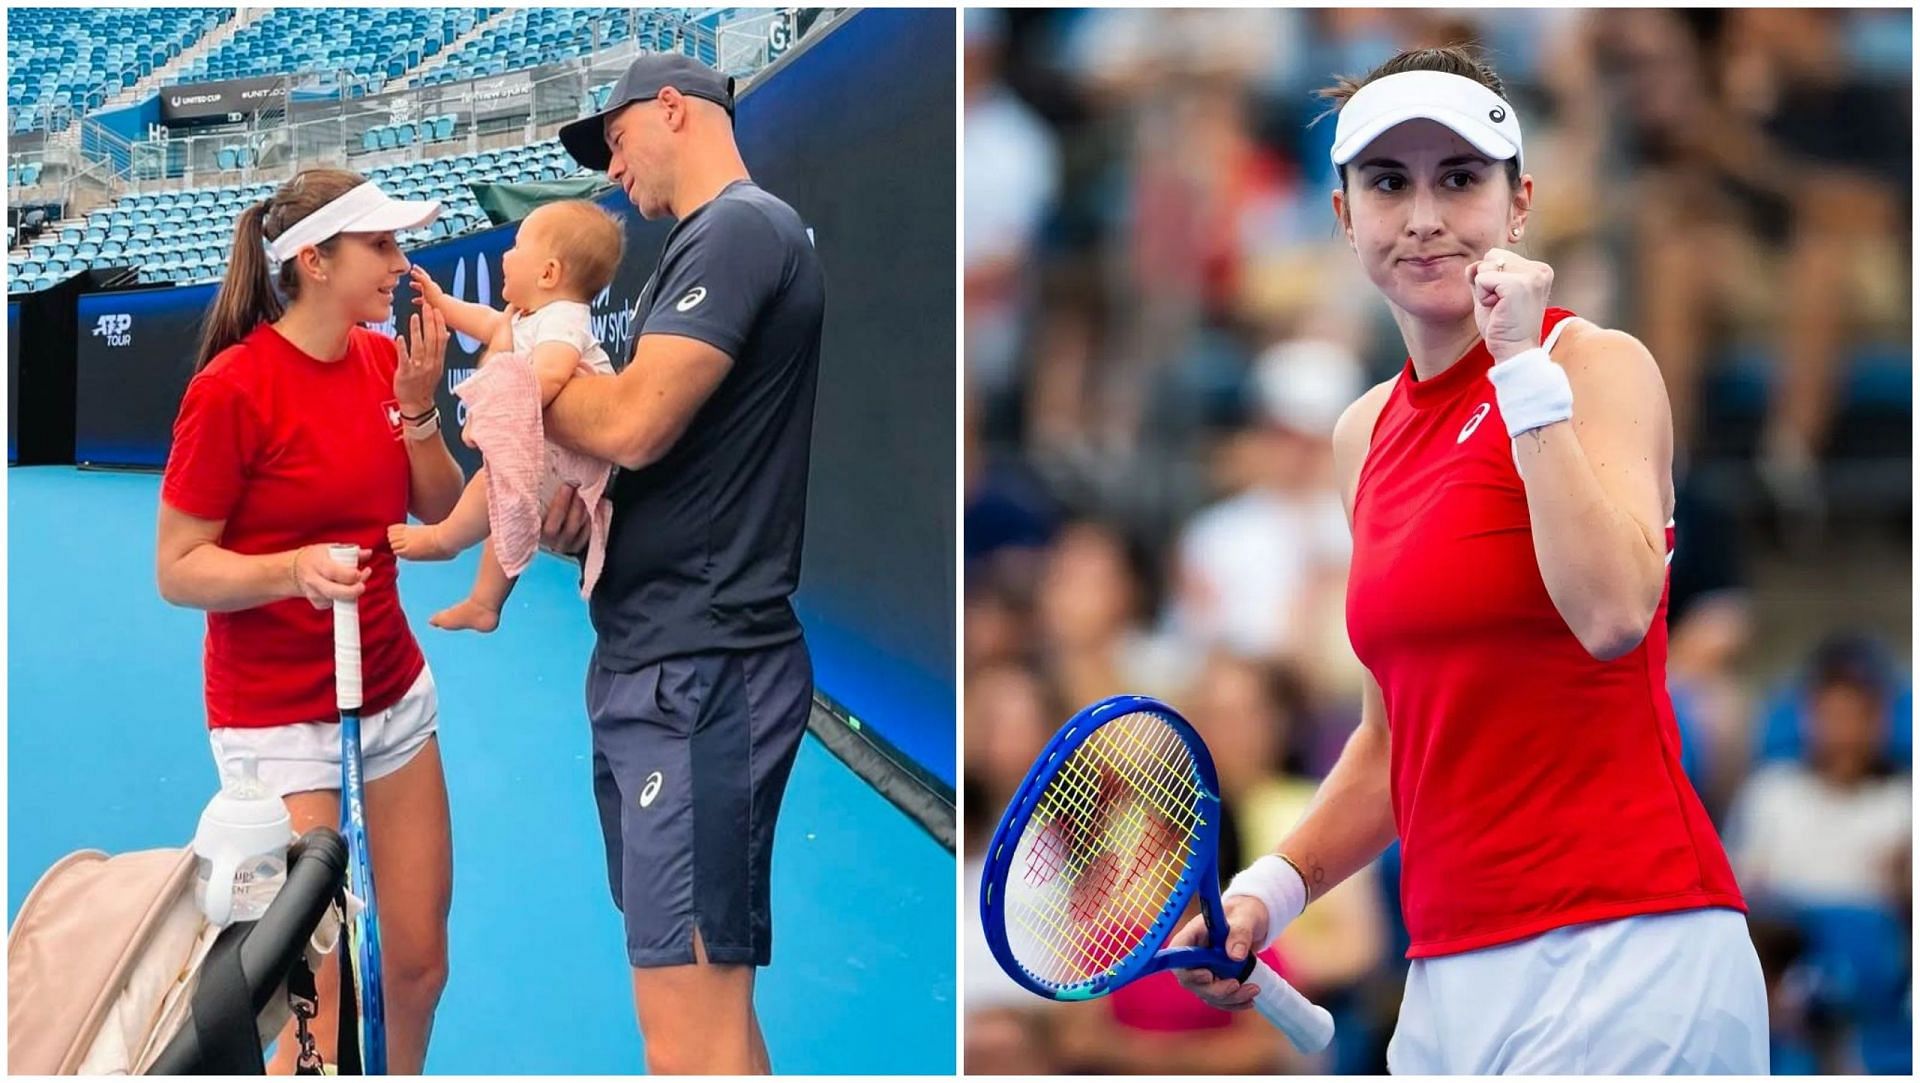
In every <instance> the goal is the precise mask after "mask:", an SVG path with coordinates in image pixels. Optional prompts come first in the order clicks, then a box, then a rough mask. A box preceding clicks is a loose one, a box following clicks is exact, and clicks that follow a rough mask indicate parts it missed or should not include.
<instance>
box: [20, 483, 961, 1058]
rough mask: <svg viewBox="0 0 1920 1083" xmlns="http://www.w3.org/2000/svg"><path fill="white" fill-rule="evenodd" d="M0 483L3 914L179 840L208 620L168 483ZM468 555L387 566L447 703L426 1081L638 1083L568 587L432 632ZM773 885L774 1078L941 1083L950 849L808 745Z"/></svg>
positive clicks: (202, 756) (556, 581)
mask: <svg viewBox="0 0 1920 1083" xmlns="http://www.w3.org/2000/svg"><path fill="white" fill-rule="evenodd" d="M8 483H9V487H8V496H7V505H8V514H9V538H8V541H9V555H10V558H11V559H10V563H9V567H8V589H9V592H10V597H11V605H10V608H9V611H8V632H9V635H10V639H11V652H10V654H9V657H8V676H9V679H10V690H9V701H8V717H9V726H8V740H7V751H8V773H7V782H8V791H7V792H8V796H7V814H8V823H9V828H8V857H7V876H8V883H7V913H8V918H9V920H11V918H12V916H13V914H14V913H15V912H16V911H17V910H18V909H19V906H20V903H21V901H22V900H23V899H24V898H25V896H26V893H27V891H28V889H29V888H30V887H31V886H32V885H33V882H34V881H35V879H37V878H38V877H39V875H40V873H41V872H43V871H44V870H45V869H46V868H47V867H48V866H49V865H50V864H52V863H53V862H54V861H55V860H56V859H57V858H59V857H60V856H61V855H63V854H66V853H68V852H71V851H73V850H76V849H82V848H89V847H91V848H99V849H104V850H108V851H112V852H119V851H124V850H135V849H145V848H150V847H160V846H168V847H171V846H181V845H185V844H186V842H187V841H188V840H189V839H190V838H191V836H192V834H193V829H194V824H195V820H196V818H197V816H198V815H199V811H200V809H201V807H202V805H203V804H204V803H205V801H206V799H207V798H208V797H209V796H210V795H211V794H212V792H213V790H214V788H215V786H216V785H217V781H216V778H215V774H214V769H213V764H212V760H211V758H210V756H209V753H208V749H207V740H206V730H205V724H204V721H203V715H202V709H201V699H200V650H201V635H202V630H203V618H202V616H201V615H200V614H199V613H197V612H192V611H188V610H181V609H174V608H172V607H170V606H168V605H166V604H165V603H163V602H162V601H161V600H160V598H159V596H158V594H157V592H156V590H155V587H154V580H153V537H154V516H155V511H156V507H157V502H158V495H159V478H158V477H157V476H156V475H151V474H110V473H83V472H79V471H76V470H74V469H72V468H66V467H42V468H17V469H13V470H10V471H9V472H8ZM474 559H475V557H474V555H473V554H471V553H470V554H468V555H467V556H466V557H464V558H462V559H461V560H458V561H455V562H452V563H449V564H426V565H407V566H405V567H404V568H403V570H402V573H401V595H402V598H403V600H404V601H405V603H406V607H407V611H408V614H409V616H410V618H411V619H412V622H413V624H414V627H415V629H416V634H417V635H419V636H420V638H421V642H422V646H423V647H424V649H425V651H426V654H427V658H428V661H429V663H430V664H431V665H432V666H433V669H434V672H435V675H436V677H437V679H438V682H439V685H440V690H441V697H442V700H441V731H440V732H441V741H442V753H443V756H444V759H445V762H446V770H447V783H448V789H449V791H450V794H451V800H452V807H453V829H454V901H453V917H452V921H451V925H450V938H451V949H450V951H451V958H452V976H451V978H450V980H449V982H448V986H447V992H446V996H445V998H444V1000H443V1001H442V1003H441V1008H440V1013H439V1016H438V1018H437V1021H436V1023H435V1029H434V1038H433V1048H432V1052H431V1054H430V1056H429V1058H428V1062H427V1067H428V1069H429V1071H433V1072H441V1073H471V1074H482V1073H484V1074H488V1075H494V1074H531V1073H540V1074H561V1073H566V1074H577V1073H603V1074H632V1073H636V1072H639V1071H641V1070H642V1066H643V1061H642V1059H641V1048H640V1039H639V1036H638V1032H637V1029H636V1027H635V1024H634V1020H633V1011H632V1002H631V991H630V985H629V980H628V971H627V965H626V960H625V953H624V951H623V949H622V934H621V930H620V921H619V915H618V914H617V913H616V912H615V910H614V908H613V904H612V900H611V899H610V897H609V895H608V892H607V886H606V873H605V861H604V856H603V852H602V848H601V842H600V834H599V827H598V821H597V819H596V817H595V813H594V805H593V799H592V792H591V786H590V773H589V772H590V762H589V751H588V733H587V724H586V720H585V717H584V709H583V706H582V686H583V681H584V666H585V662H586V658H587V655H588V652H589V650H590V648H591V645H592V639H593V633H592V629H591V627H590V626H589V625H588V623H587V618H586V611H585V606H584V603H582V602H581V601H580V600H579V599H578V597H577V596H576V594H575V591H574V579H573V576H572V574H571V569H570V568H568V567H567V566H564V565H563V564H561V563H560V562H558V561H554V560H549V559H542V560H540V561H537V562H536V563H535V566H534V567H533V568H532V569H531V570H530V571H529V572H528V573H527V575H526V576H525V577H524V578H523V579H522V581H521V583H520V586H519V588H518V590H516V591H515V593H514V595H513V599H512V601H511V602H510V603H509V607H508V611H507V613H506V617H505V620H504V622H503V624H502V626H501V629H500V631H499V632H497V633H495V634H494V635H492V636H486V637H482V636H472V635H465V634H461V635H455V634H449V633H444V632H440V631H438V630H436V629H433V628H429V627H428V626H427V623H426V620H427V617H428V616H429V615H431V614H432V613H433V612H435V611H436V610H437V609H439V608H441V607H442V606H444V605H446V604H448V603H449V602H451V601H453V600H455V599H457V598H459V597H460V596H461V595H462V594H463V593H464V591H465V590H466V589H467V585H468V584H469V583H470V582H471V580H472V575H473V570H474V564H473V561H474ZM822 678H823V687H824V689H825V691H827V692H829V693H834V692H835V688H834V687H833V686H832V685H831V684H830V683H827V682H826V673H825V671H824V669H823V671H822ZM773 872H774V881H773V901H774V915H775V935H774V960H773V966H772V967H771V968H769V969H767V970H764V971H762V973H761V976H760V985H759V996H758V1005H759V1010H760V1018H761V1022H762V1025H763V1027H764V1028H765V1031H766V1037H767V1044H768V1046H769V1048H770V1050H771V1052H772V1056H773V1064H774V1068H775V1070H776V1071H779V1072H782V1073H809V1074H850V1073H856V1074H865V1073H909V1074H943V1075H946V1074H952V1073H953V1072H954V1070H955V1059H954V1045H955V1042H954V1023H955V1018H956V1012H955V1003H954V984H955V982H954V977H955V976H954V955H955V951H954V948H955V944H954V923H953V913H954V910H953V906H954V903H953V898H954V890H955V883H956V881H955V874H954V863H953V857H952V855H951V854H949V853H947V852H946V851H945V850H944V849H942V848H941V847H940V846H939V845H938V844H937V843H935V842H934V841H933V840H932V839H931V838H929V837H928V836H927V835H926V834H925V833H924V832H923V831H922V830H921V829H920V827H919V826H918V825H916V824H915V823H914V822H913V821H911V820H909V819H908V818H907V817H906V816H905V815H903V814H901V813H900V812H899V811H898V810H896V809H895V808H894V807H893V806H892V805H890V804H888V803H887V802H886V801H885V800H883V799H882V798H881V797H880V796H879V795H877V794H876V793H875V792H874V791H873V790H872V789H871V788H870V787H869V786H868V785H867V784H866V783H865V782H863V781H862V780H861V779H860V778H858V777H857V776H855V775H854V774H853V773H852V772H851V771H850V770H848V769H847V767H846V766H845V765H844V764H842V763H841V762H840V761H839V760H838V759H836V758H835V757H834V756H833V755H832V754H831V753H830V752H828V751H827V750H826V748H825V747H824V746H822V745H821V744H820V743H819V742H818V741H816V740H814V739H813V738H811V737H809V738H808V739H807V740H806V742H805V744H804V745H803V747H802V750H801V753H800V757H799V761H798V763H797V764H796V765H795V768H794V772H793V779H792V783H791V785H790V787H789V789H788V792H787V800H786V804H785V806H784V808H783V811H782V815H781V819H780V828H779V835H778V840H777V843H776V848H775V856H774V869H773Z"/></svg>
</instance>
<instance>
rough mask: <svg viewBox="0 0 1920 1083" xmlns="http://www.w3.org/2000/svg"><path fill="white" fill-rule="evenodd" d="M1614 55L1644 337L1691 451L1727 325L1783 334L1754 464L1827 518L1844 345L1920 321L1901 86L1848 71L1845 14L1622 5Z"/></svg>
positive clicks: (1787, 498)
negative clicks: (1631, 183) (1823, 464)
mask: <svg viewBox="0 0 1920 1083" xmlns="http://www.w3.org/2000/svg"><path fill="white" fill-rule="evenodd" d="M1616 14H1617V15H1618V16H1619V18H1617V19H1615V20H1611V23H1610V25H1611V26H1612V28H1613V31H1614V33H1613V35H1612V37H1611V40H1610V41H1609V43H1608V45H1609V52H1610V54H1611V57H1612V60H1613V62H1614V64H1615V65H1616V66H1617V69H1618V71H1619V73H1620V75H1621V76H1622V78H1623V84H1622V86H1623V90H1624V95H1623V97H1624V99H1625V101H1626V103H1627V104H1628V110H1627V113H1626V117H1627V121H1628V132H1627V133H1626V139H1627V142H1628V144H1629V145H1630V146H1632V147H1634V148H1635V152H1636V153H1635V157H1636V162H1635V166H1636V171H1637V177H1636V181H1635V192H1636V194H1635V196H1634V203H1635V207H1634V217H1635V221H1634V227H1633V228H1634V239H1635V243H1636V247H1637V249H1638V252H1639V267H1638V273H1637V275H1636V276H1635V277H1636V279H1637V280H1638V281H1639V282H1641V283H1653V282H1658V283H1659V284H1660V287H1659V288H1658V289H1645V290H1644V291H1643V293H1642V295H1641V296H1640V297H1639V298H1638V303H1639V305H1640V308H1641V312H1640V316H1639V324H1640V326H1639V333H1640V335H1641V337H1642V339H1643V340H1644V341H1645V342H1646V344H1647V346H1648V348H1649V349H1650V350H1651V351H1652V352H1653V354H1654V356H1655V357H1657V358H1658V359H1659V360H1660V364H1661V367H1662V369H1663V371H1664V372H1665V373H1666V374H1667V382H1668V388H1669V394H1670V397H1671V398H1672V400H1673V407H1674V428H1675V436H1676V440H1677V441H1678V446H1680V447H1681V448H1683V449H1684V448H1687V447H1690V446H1691V445H1692V444H1693V443H1694V442H1695V440H1696V437H1697V436H1698V425H1699V415H1700V409H1699V403H1700V393H1701V391H1702V389H1703V384H1704V381H1705V378H1706V371H1707V365H1708V363H1709V361H1710V360H1711V357H1710V352H1711V348H1712V346H1713V345H1714V343H1713V340H1712V336H1713V335H1714V334H1715V333H1716V331H1717V330H1718V329H1719V328H1720V327H1722V326H1723V325H1724V323H1725V321H1726V319H1727V317H1728V316H1731V317H1732V318H1733V319H1734V320H1736V321H1737V322H1738V324H1739V325H1740V326H1742V327H1743V328H1745V329H1747V330H1748V333H1749V334H1758V335H1760V336H1766V337H1771V338H1774V339H1775V340H1776V341H1777V342H1778V343H1779V349H1778V355H1777V357H1776V358H1775V359H1774V361H1775V363H1774V365H1773V372H1774V378H1773V388H1772V406H1771V411H1770V415H1769V418H1768V421H1767V424H1766V427H1765V429H1764V431H1763V433H1762V435H1761V440H1760V447H1759V449H1758V451H1759V456H1760V457H1759V460H1758V465H1759V467H1760V472H1761V477H1762V479H1763V480H1764V481H1765V482H1766V483H1767V485H1768V486H1769V488H1770V490H1771V492H1772V494H1773V496H1774V498H1775V499H1776V500H1777V501H1779V502H1780V503H1781V504H1782V506H1783V507H1784V508H1786V509H1787V510H1789V511H1792V512H1795V513H1803V514H1812V515H1817V514H1818V513H1819V512H1820V510H1821V505H1822V493H1821V491H1820V486H1819V481H1818V478H1817V475H1816V469H1815V463H1816V458H1817V456H1818V455H1819V454H1820V453H1821V451H1822V450H1823V448H1824V446H1825V443H1826V440H1827V437H1828V435H1829V427H1830V425H1831V423H1832V419H1833V415H1834V413H1835V410H1836V398H1837V396H1838V394H1839V392H1840V390H1841V387H1842V384H1843V380H1844V376H1845V368H1846V363H1847V353H1848V351H1849V350H1850V349H1851V348H1852V347H1854V346H1856V345H1858V344H1859V342H1860V340H1861V339H1862V338H1863V337H1870V336H1875V335H1885V336H1889V337H1893V338H1897V339H1899V340H1902V341H1904V340H1905V339H1906V338H1907V337H1908V336H1909V335H1910V333H1911V331H1910V329H1911V319H1910V314H1909V311H1908V305H1907V299H1908V295H1909V288H1908V275H1907V265H1908V262H1909V260H1908V257H1907V255H1906V252H1907V244H1906V240H1905V238H1906V237H1907V235H1908V233H1909V231H1910V228H1911V227H1910V225H1909V223H1908V221H1907V219H1906V218H1905V217H1903V211H1902V208H1901V205H1900V201H1899V200H1898V199H1897V198H1896V193H1898V192H1901V191H1904V190H1905V189H1906V187H1907V185H1908V173H1909V162H1910V149H1909V148H1910V147H1911V138H1910V136H1909V134H1908V127H1909V118H1908V117H1907V116H1906V110H1905V108H1904V104H1903V103H1904V102H1905V101H1906V100H1907V97H1908V91H1907V90H1906V88H1905V87H1901V86H1897V85H1893V84H1889V83H1886V82H1875V81H1867V80H1863V79H1860V78H1857V77H1855V76H1852V75H1850V74H1849V67H1850V65H1849V62H1848V57H1847V54H1846V52H1845V49H1846V45H1847V40H1846V36H1845V21H1846V20H1847V19H1848V17H1849V13H1846V12H1840V11H1832V10H1819V11H1815V10H1804V9H1784V8H1783V9H1752V10H1731V11H1693V10H1690V11H1687V12H1685V13H1681V12H1677V11H1671V10H1658V9H1648V10H1645V11H1639V12H1632V13H1627V12H1620V13H1616Z"/></svg>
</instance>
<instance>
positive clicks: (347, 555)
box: [327, 545, 360, 711]
mask: <svg viewBox="0 0 1920 1083" xmlns="http://www.w3.org/2000/svg"><path fill="white" fill-rule="evenodd" d="M327 556H329V557H330V558H332V560H333V562H334V563H335V564H339V565H341V566H342V567H347V568H358V567H359V566H360V547H359V546H357V545H329V546H327ZM333 683H334V688H335V690H336V692H337V693H338V706H339V708H340V709H341V710H343V711H357V710H359V709H360V603H359V602H357V601H347V602H335V603H333Z"/></svg>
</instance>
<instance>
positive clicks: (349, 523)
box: [160, 323, 426, 728]
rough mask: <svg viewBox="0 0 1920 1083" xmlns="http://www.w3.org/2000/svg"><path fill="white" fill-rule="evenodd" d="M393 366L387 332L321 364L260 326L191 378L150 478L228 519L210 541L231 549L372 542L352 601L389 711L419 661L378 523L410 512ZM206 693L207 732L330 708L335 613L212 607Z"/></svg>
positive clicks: (183, 504)
mask: <svg viewBox="0 0 1920 1083" xmlns="http://www.w3.org/2000/svg"><path fill="white" fill-rule="evenodd" d="M398 364H399V354H398V352H397V351H396V350H395V349H394V345H393V341H392V340H391V339H388V338H385V337H383V336H381V335H378V334H375V333H374V332H372V331H368V330H366V329H365V328H362V327H355V328H353V330H352V331H351V332H349V334H348V336H347V353H346V356H345V357H343V358H341V359H340V360H338V361H321V360H319V359H317V358H314V357H310V356H308V355H307V354H305V353H302V352H301V351H300V350H299V348H297V347H296V346H294V345H293V344H292V343H291V342H288V341H287V340H286V339H285V338H284V337H282V336H281V335H280V333H279V332H278V331H275V330H274V329H273V328H272V327H271V326H270V325H267V324H264V323H263V324H261V325H260V326H258V327H256V328H254V329H253V331H252V332H251V333H250V334H248V335H247V337H246V338H245V339H243V340H241V341H240V342H239V343H238V344H236V345H234V346H231V347H228V348H227V349H225V350H223V351H221V352H220V354H219V355H218V356H216V357H215V358H214V359H213V361H212V362H211V363H209V364H208V365H207V367H206V368H205V369H203V370H201V372H200V373H199V374H197V375H196V376H194V378H193V380H192V382H190V383H189V384H188V385H187V393H186V397H185V398H184V399H183V400H182V401H181V403H180V414H179V416H178V417H177V418H175V420H174V423H173V448H172V451H171V452H170V453H169V454H168V456H167V472H166V478H165V480H164V481H163V482H162V483H161V487H160V498H161V499H162V500H164V501H166V502H167V503H168V504H170V505H172V506H173V507H174V508H176V509H178V510H180V511H183V512H185V513H186V514H188V515H191V516H194V517H195V518H200V519H221V520H225V521H226V529H225V530H223V531H222V532H221V535H220V545H221V546H222V547H223V548H226V549H230V550H232V551H234V552H236V553H250V554H258V553H276V552H284V551H286V550H290V549H295V548H298V547H300V546H302V545H312V544H317V543H321V542H343V543H344V542H354V543H356V544H358V545H360V546H362V547H363V548H367V549H371V550H373V557H372V559H371V560H370V561H369V566H370V567H371V568H372V570H373V574H372V576H371V577H370V578H369V579H368V581H367V590H366V593H365V594H363V595H362V596H361V598H360V643H361V660H362V666H363V671H362V680H363V681H364V682H365V689H364V697H363V698H364V702H363V704H362V706H363V709H364V710H366V711H369V712H371V711H379V710H384V709H386V708H388V707H391V706H392V705H393V704H394V703H395V702H397V701H398V700H399V699H400V697H401V696H402V695H404V694H405V693H406V690H407V689H408V687H410V686H411V685H412V684H413V682H414V681H415V680H416V679H417V678H418V677H419V676H420V672H421V670H422V669H423V668H424V667H425V665H426V661H425V659H424V658H423V657H422V656H421V654H420V646H419V644H418V643H416V642H415V641H414V638H413V632H412V630H411V629H409V628H408V627H407V620H406V616H405V614H404V613H402V611H401V609H400V593H399V589H398V586H397V583H396V574H395V565H394V557H393V550H392V549H391V548H390V547H389V546H388V545H387V527H388V526H390V525H392V524H394V523H402V522H405V521H406V518H407V493H408V488H409V480H408V478H409V471H408V462H407V449H406V444H405V442H404V441H405V434H404V433H403V431H402V429H401V423H400V411H399V406H398V404H397V403H396V402H395V401H394V397H393V374H394V370H395V368H396V367H397V366H398ZM289 574H291V572H289ZM206 694H207V724H208V725H209V726H211V727H214V728H219V727H223V726H236V727H258V726H280V725H287V724H289V723H295V722H321V721H331V720H333V719H335V718H337V717H338V709H337V707H336V704H335V701H334V682H333V614H332V612H331V611H330V610H324V609H315V608H314V607H313V605H312V603H310V602H308V601H307V600H306V599H305V598H292V599H288V600H285V601H280V602H274V603H272V604H270V605H264V606H260V607H258V608H255V609H247V610H242V611H240V612H237V613H209V614H207V645H206Z"/></svg>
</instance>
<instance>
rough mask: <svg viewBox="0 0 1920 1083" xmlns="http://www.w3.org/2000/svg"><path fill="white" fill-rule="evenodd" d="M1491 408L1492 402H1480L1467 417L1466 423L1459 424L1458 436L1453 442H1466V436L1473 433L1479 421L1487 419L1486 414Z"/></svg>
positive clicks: (1478, 425)
mask: <svg viewBox="0 0 1920 1083" xmlns="http://www.w3.org/2000/svg"><path fill="white" fill-rule="evenodd" d="M1492 410H1493V404H1492V403H1490V402H1483V403H1481V404H1480V405H1479V406H1478V407H1477V408H1476V409H1475V410H1474V411H1473V416H1472V417H1470V418H1468V419H1467V423H1466V424H1465V425H1462V426H1460V438H1459V439H1457V440H1455V441H1454V443H1456V444H1464V443H1466V442H1467V437H1469V436H1472V435H1473V430H1475V429H1477V428H1479V427H1480V423H1481V422H1482V421H1485V420H1486V419H1487V414H1488V413H1489V412H1491V411H1492Z"/></svg>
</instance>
